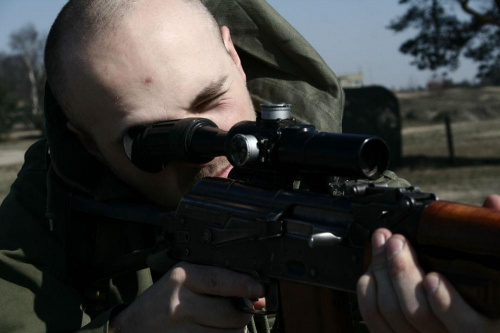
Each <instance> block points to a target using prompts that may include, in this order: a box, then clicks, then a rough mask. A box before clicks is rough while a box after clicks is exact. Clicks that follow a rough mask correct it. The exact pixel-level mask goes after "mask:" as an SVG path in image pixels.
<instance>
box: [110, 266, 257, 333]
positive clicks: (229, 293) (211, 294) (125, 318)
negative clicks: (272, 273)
mask: <svg viewBox="0 0 500 333" xmlns="http://www.w3.org/2000/svg"><path fill="white" fill-rule="evenodd" d="M263 296H264V288H263V286H262V285H261V284H260V283H259V282H258V281H257V280H255V279H254V278H252V277H250V276H248V275H245V274H241V273H237V272H233V271H230V270H227V269H223V268H217V267H209V266H201V265H193V264H188V263H180V264H178V265H177V266H176V267H174V268H173V269H172V270H170V271H169V272H167V273H166V274H165V276H163V277H162V279H161V280H159V281H158V282H156V283H155V284H154V285H153V286H152V287H150V288H149V289H148V290H146V291H145V292H144V293H143V294H142V295H141V296H140V297H138V298H137V299H136V300H135V301H134V302H133V303H132V304H130V306H128V307H127V308H126V309H125V310H123V311H122V312H121V313H119V314H118V315H117V316H116V317H115V318H114V320H113V321H112V323H111V324H110V326H111V329H110V332H245V326H246V325H247V324H248V323H249V321H250V320H251V315H249V314H247V313H244V312H241V311H239V310H237V309H236V308H235V307H234V305H233V304H232V301H231V298H230V297H243V298H257V297H263Z"/></svg>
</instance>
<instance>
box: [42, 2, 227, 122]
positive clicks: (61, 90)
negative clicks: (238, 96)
mask: <svg viewBox="0 0 500 333" xmlns="http://www.w3.org/2000/svg"><path fill="white" fill-rule="evenodd" d="M148 2H150V1H148V0H70V1H68V3H67V4H66V5H65V6H64V7H63V9H62V10H61V12H60V13H59V15H58V16H57V18H56V20H55V21H54V23H53V25H52V27H51V29H50V32H49V35H48V37H47V44H46V47H45V59H44V60H45V70H46V73H47V81H48V83H49V86H50V87H51V90H52V92H53V94H54V97H55V98H56V100H57V102H58V103H59V105H60V106H61V108H62V110H63V112H64V113H65V114H66V116H67V117H68V119H69V120H70V121H71V122H72V123H73V125H74V126H76V127H77V128H79V129H80V130H82V131H85V128H84V127H83V126H82V125H81V121H80V118H81V116H82V115H79V114H76V112H75V108H74V105H73V104H72V100H73V96H72V95H71V94H70V93H69V90H68V85H69V84H70V83H71V80H75V79H77V78H75V77H74V76H73V75H72V74H70V71H69V69H68V67H69V66H79V65H80V64H79V62H80V60H81V56H79V55H80V54H82V53H83V54H84V53H85V51H86V50H87V49H88V48H89V47H91V46H92V44H94V43H96V42H98V41H101V42H102V41H105V40H108V39H110V38H113V36H114V35H115V32H116V31H117V30H118V29H120V26H121V25H122V24H123V22H124V20H125V19H126V18H127V16H130V15H132V14H133V12H134V11H135V10H136V9H137V8H138V7H140V6H142V5H147V4H148ZM177 2H182V3H184V4H188V5H189V7H191V8H192V9H193V13H194V14H195V15H198V16H199V17H200V18H201V20H200V24H207V25H208V26H209V29H208V31H212V32H213V33H215V34H216V36H217V38H218V39H219V40H221V41H222V39H221V37H220V33H219V30H218V26H217V23H216V21H215V19H214V18H213V16H212V15H211V13H210V12H209V11H208V10H207V9H206V7H205V6H204V5H203V4H202V3H201V2H200V1H199V0H163V1H162V6H166V7H167V6H172V5H173V4H175V3H177ZM221 45H223V44H222V43H221Z"/></svg>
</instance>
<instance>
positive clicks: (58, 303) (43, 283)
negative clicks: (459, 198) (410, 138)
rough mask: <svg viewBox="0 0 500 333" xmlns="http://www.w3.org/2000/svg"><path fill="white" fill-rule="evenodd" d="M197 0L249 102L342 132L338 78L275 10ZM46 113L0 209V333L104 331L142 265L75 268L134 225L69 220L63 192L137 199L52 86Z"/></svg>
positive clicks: (121, 245)
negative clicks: (226, 31) (124, 269)
mask: <svg viewBox="0 0 500 333" xmlns="http://www.w3.org/2000/svg"><path fill="white" fill-rule="evenodd" d="M203 2H204V3H205V4H206V5H207V7H208V8H209V10H210V11H212V12H213V13H214V14H215V16H216V18H217V20H218V21H219V23H221V24H224V25H228V26H229V27H230V29H231V31H232V35H233V41H234V42H235V45H236V47H237V50H238V52H239V54H240V56H241V59H242V63H243V66H244V68H245V69H246V73H247V77H248V88H249V90H250V92H251V95H252V98H253V99H254V103H255V104H256V105H257V104H259V103H261V102H288V103H292V104H293V105H294V112H293V114H294V116H295V117H297V118H298V119H299V120H300V121H302V122H308V123H313V124H315V125H316V126H317V127H318V128H319V129H321V130H330V131H340V129H341V121H342V116H341V115H342V112H341V110H342V108H343V103H344V95H343V91H342V89H340V85H339V83H338V81H337V78H336V77H335V75H334V74H333V72H332V71H331V70H330V69H329V68H328V66H327V65H326V64H325V63H324V61H323V60H322V59H321V58H320V57H319V55H318V54H317V53H316V52H315V51H314V50H313V48H312V47H311V46H310V45H309V44H308V43H307V42H306V41H305V40H304V39H303V38H302V37H301V36H300V35H299V34H298V33H297V32H296V31H295V30H294V29H293V28H292V27H291V26H290V25H289V24H288V23H287V22H286V21H285V20H284V19H283V18H281V17H280V16H279V14H277V13H276V12H275V11H274V10H273V9H272V8H271V7H270V6H269V5H268V4H267V3H266V2H265V1H264V0H253V1H249V0H234V1H215V0H213V1H212V0H207V1H203ZM45 113H46V125H47V126H46V139H43V140H40V141H38V142H37V143H35V144H34V145H33V146H32V147H31V148H30V149H29V150H28V151H27V153H26V156H25V163H24V166H23V168H22V170H21V171H20V173H19V175H18V178H17V180H16V181H15V182H14V184H13V185H12V188H11V192H10V194H9V195H8V197H7V198H6V199H5V201H4V202H3V204H2V206H1V208H0V295H1V297H0V332H45V331H46V332H56V331H60V332H72V331H81V332H106V331H107V327H108V323H109V319H110V316H112V315H113V313H115V312H117V311H120V309H122V308H123V307H124V305H123V304H127V303H130V302H132V301H133V300H134V299H135V298H136V297H137V296H138V295H139V294H140V293H142V292H143V291H144V290H145V289H146V288H148V287H149V286H150V285H151V284H152V283H153V280H154V279H153V277H152V274H151V272H150V270H149V269H143V270H140V271H136V272H131V273H127V274H122V275H120V276H115V277H113V278H112V279H105V280H103V281H100V282H98V283H94V282H89V281H85V279H82V275H80V274H79V273H81V268H82V267H83V268H85V267H86V266H85V265H86V264H87V263H88V262H89V260H90V259H89V258H90V257H96V256H98V257H99V256H100V257H106V256H108V255H110V256H112V255H119V254H121V253H122V252H126V251H127V250H130V249H133V246H132V245H131V244H132V243H137V242H136V239H134V237H130V235H137V234H138V233H137V232H135V230H136V229H137V228H139V229H140V228H141V227H137V226H128V225H127V226H124V225H120V224H114V225H112V226H111V227H108V225H106V226H103V225H100V224H99V223H97V222H96V220H94V219H93V218H88V220H87V221H85V219H83V220H82V219H81V218H80V220H78V219H75V218H72V217H70V215H71V212H72V210H71V207H70V203H71V197H72V195H74V194H79V195H83V196H86V197H88V198H91V199H92V200H95V201H98V202H117V201H118V202H119V201H123V202H127V201H134V202H135V201H141V200H144V199H143V198H141V197H140V196H139V195H137V194H136V193H135V192H134V191H133V190H131V189H130V188H128V187H127V186H125V185H124V184H122V183H121V182H119V181H118V180H117V179H116V177H115V176H114V175H113V174H112V173H111V172H110V171H109V170H108V169H107V168H106V167H104V166H103V165H101V164H100V163H99V162H97V161H96V160H95V159H94V158H93V157H92V156H90V155H89V154H87V152H86V151H85V149H84V148H83V147H82V146H81V144H80V143H79V142H78V140H77V139H76V137H74V136H73V135H72V134H71V133H70V132H69V131H68V130H67V128H66V122H67V120H66V118H65V117H64V116H63V114H62V112H61V111H60V109H59V107H58V105H57V103H56V102H55V100H54V99H53V97H52V96H51V94H50V89H47V91H46V99H45ZM77 220H78V221H77ZM79 269H80V270H79ZM75 272H76V273H75ZM82 280H83V281H82ZM86 282H88V283H86ZM260 325H264V324H262V323H260ZM264 326H265V325H264Z"/></svg>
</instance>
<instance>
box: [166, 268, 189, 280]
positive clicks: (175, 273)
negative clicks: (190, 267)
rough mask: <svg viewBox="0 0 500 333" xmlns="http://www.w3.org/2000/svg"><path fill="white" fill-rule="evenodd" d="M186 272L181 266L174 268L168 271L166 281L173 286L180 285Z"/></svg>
mask: <svg viewBox="0 0 500 333" xmlns="http://www.w3.org/2000/svg"><path fill="white" fill-rule="evenodd" d="M186 278H187V272H186V269H185V268H184V267H183V266H180V265H179V266H175V267H174V268H172V269H171V270H170V274H169V275H168V280H169V281H170V282H172V283H174V284H175V285H181V284H183V283H184V282H185V281H186Z"/></svg>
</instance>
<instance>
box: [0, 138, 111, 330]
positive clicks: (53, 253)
mask: <svg viewBox="0 0 500 333" xmlns="http://www.w3.org/2000/svg"><path fill="white" fill-rule="evenodd" d="M46 174H47V170H46V166H45V144H44V141H40V142H38V143H36V144H35V145H34V146H33V147H32V148H31V149H30V150H29V151H28V152H27V153H26V162H25V164H24V166H23V168H22V170H21V172H20V173H19V175H18V178H17V180H16V181H15V182H14V184H13V185H12V188H11V192H10V194H9V195H8V196H7V198H6V199H5V201H4V202H3V204H2V206H1V207H0V295H1V296H0V332H55V331H58V332H71V331H77V330H79V331H80V332H97V331H99V332H107V327H108V322H109V318H110V316H111V315H112V314H113V311H116V309H110V310H108V311H107V312H104V313H103V314H101V315H100V316H99V317H97V318H95V319H94V320H93V321H91V320H90V318H89V316H87V315H86V314H85V312H84V308H83V302H82V300H83V298H82V296H81V295H80V293H79V292H78V291H77V290H76V289H74V288H73V287H72V286H71V281H70V279H69V277H68V274H67V269H66V260H67V259H66V255H65V251H64V242H62V241H61V239H62V237H64V235H63V234H62V231H61V230H57V228H55V229H54V230H53V231H51V227H50V222H49V220H48V219H47V218H46V217H45V207H46ZM82 326H83V328H82Z"/></svg>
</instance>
